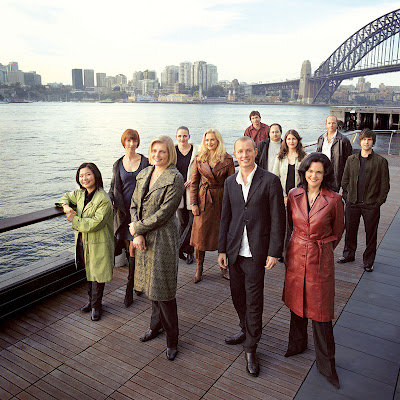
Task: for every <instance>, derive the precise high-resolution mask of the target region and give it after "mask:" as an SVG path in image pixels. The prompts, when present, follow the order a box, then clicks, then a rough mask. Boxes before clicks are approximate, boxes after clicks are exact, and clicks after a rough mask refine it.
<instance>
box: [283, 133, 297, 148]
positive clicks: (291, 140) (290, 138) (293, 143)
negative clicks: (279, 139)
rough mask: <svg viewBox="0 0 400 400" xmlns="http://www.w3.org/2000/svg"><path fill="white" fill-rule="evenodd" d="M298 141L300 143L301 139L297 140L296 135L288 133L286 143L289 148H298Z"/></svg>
mask: <svg viewBox="0 0 400 400" xmlns="http://www.w3.org/2000/svg"><path fill="white" fill-rule="evenodd" d="M297 143H299V141H298V140H297V138H296V136H294V135H292V134H291V133H290V134H289V135H287V137H286V145H287V147H288V149H296V147H297Z"/></svg>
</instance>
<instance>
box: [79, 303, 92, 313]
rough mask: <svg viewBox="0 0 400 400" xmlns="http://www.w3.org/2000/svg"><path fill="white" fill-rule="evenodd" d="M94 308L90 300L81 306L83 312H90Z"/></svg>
mask: <svg viewBox="0 0 400 400" xmlns="http://www.w3.org/2000/svg"><path fill="white" fill-rule="evenodd" d="M91 309H92V305H91V304H90V301H88V302H87V303H86V304H85V305H84V306H83V307H81V308H80V310H81V311H82V312H89V311H90V310H91Z"/></svg>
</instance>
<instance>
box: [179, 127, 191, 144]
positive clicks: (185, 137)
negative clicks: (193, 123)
mask: <svg viewBox="0 0 400 400" xmlns="http://www.w3.org/2000/svg"><path fill="white" fill-rule="evenodd" d="M189 139H190V135H189V133H188V131H187V130H186V129H178V131H177V132H176V141H177V142H178V144H180V145H183V146H184V145H185V144H186V143H187V142H188V141H189Z"/></svg>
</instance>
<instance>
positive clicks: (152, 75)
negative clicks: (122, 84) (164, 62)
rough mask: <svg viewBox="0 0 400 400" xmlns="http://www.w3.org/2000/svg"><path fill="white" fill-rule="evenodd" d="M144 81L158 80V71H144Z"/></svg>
mask: <svg viewBox="0 0 400 400" xmlns="http://www.w3.org/2000/svg"><path fill="white" fill-rule="evenodd" d="M143 79H152V80H156V79H157V74H156V71H149V70H148V69H146V71H143Z"/></svg>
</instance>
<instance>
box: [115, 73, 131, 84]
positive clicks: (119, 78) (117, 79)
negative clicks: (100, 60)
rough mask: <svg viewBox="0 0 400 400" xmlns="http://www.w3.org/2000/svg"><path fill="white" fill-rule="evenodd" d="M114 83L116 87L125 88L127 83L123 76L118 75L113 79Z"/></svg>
mask: <svg viewBox="0 0 400 400" xmlns="http://www.w3.org/2000/svg"><path fill="white" fill-rule="evenodd" d="M115 82H116V84H117V85H120V86H126V85H127V83H128V78H127V77H126V76H125V75H123V74H118V75H117V76H116V77H115Z"/></svg>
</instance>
